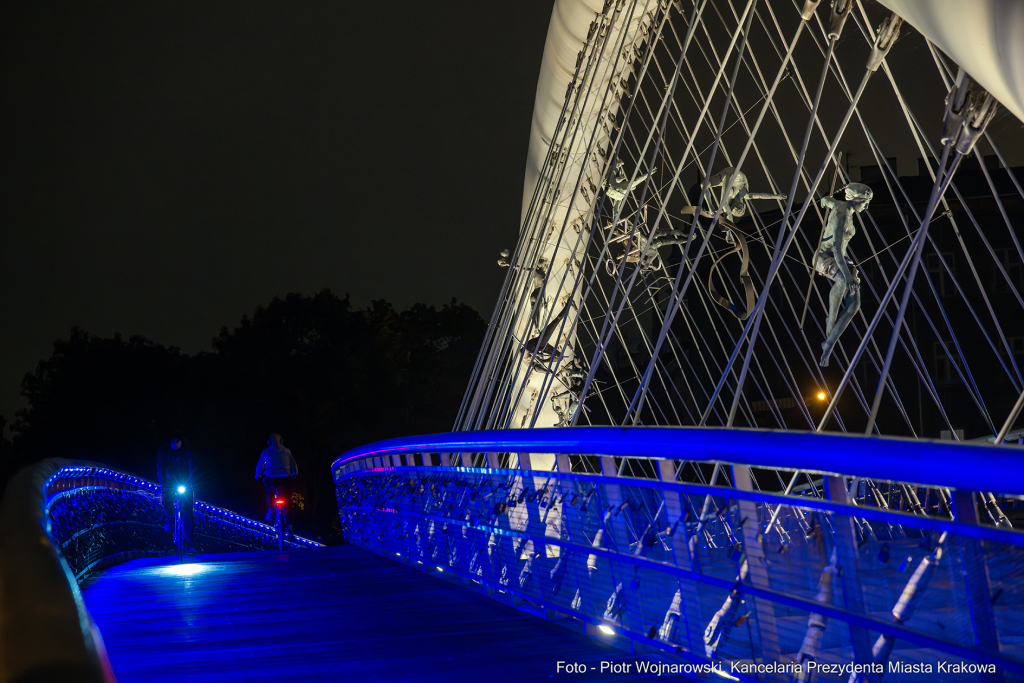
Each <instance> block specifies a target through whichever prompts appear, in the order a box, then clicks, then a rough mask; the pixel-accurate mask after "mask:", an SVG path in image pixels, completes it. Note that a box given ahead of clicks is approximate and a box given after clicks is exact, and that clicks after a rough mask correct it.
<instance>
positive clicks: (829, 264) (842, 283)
mask: <svg viewBox="0 0 1024 683" xmlns="http://www.w3.org/2000/svg"><path fill="white" fill-rule="evenodd" d="M872 196H873V193H872V192H871V188H870V187H868V186H867V185H863V184H861V183H850V184H849V185H847V186H846V201H837V200H835V199H833V198H832V197H822V198H821V206H822V207H823V208H826V209H831V212H830V213H829V215H828V218H827V219H826V220H825V231H824V233H823V234H822V237H821V246H819V247H818V253H817V254H815V255H814V270H815V271H817V272H818V273H820V274H821V275H824V276H825V277H827V278H828V279H829V280H832V282H833V283H834V284H833V285H832V291H831V292H830V293H829V296H828V323H827V324H826V325H825V336H826V339H825V341H823V342H822V343H821V349H822V353H821V360H820V361H819V362H818V365H821V366H822V367H825V366H827V365H828V359H829V356H831V355H832V347H834V346H835V345H836V342H837V341H838V340H839V336H840V335H841V334H842V333H843V331H844V330H846V326H847V325H849V324H850V321H851V320H853V316H854V315H855V314H856V313H857V311H858V310H859V309H860V278H859V277H858V276H857V268H856V267H855V266H854V263H853V261H851V260H850V259H849V258H848V257H847V256H846V247H848V246H849V245H850V240H851V239H852V238H853V235H854V233H856V232H857V229H856V228H855V227H854V225H853V214H854V212H858V213H859V212H861V211H863V210H864V209H866V208H868V203H869V202H870V201H871V197H872ZM837 243H838V244H837Z"/></svg>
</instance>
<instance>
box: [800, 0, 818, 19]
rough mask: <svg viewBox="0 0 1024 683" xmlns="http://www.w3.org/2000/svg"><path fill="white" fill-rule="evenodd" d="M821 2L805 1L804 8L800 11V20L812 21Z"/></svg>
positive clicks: (814, 0) (815, 0)
mask: <svg viewBox="0 0 1024 683" xmlns="http://www.w3.org/2000/svg"><path fill="white" fill-rule="evenodd" d="M820 2H821V0H804V8H803V9H802V10H800V18H801V19H803V20H804V21H810V20H811V17H813V16H814V10H816V9H818V3H820Z"/></svg>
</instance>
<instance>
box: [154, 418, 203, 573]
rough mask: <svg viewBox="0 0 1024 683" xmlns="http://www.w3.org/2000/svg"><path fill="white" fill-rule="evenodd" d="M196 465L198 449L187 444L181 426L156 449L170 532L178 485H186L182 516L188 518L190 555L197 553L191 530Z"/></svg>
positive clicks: (193, 525) (161, 494)
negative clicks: (195, 450) (193, 481)
mask: <svg viewBox="0 0 1024 683" xmlns="http://www.w3.org/2000/svg"><path fill="white" fill-rule="evenodd" d="M195 466H196V456H195V453H194V452H193V451H192V448H191V447H189V446H188V444H187V442H186V441H185V435H184V434H182V433H181V430H175V431H174V433H172V434H171V438H170V439H169V440H168V441H167V442H165V443H164V444H163V445H162V446H160V450H158V451H157V453H156V475H157V479H158V481H159V482H160V500H161V502H162V503H163V505H164V513H165V517H164V531H167V532H169V531H170V530H171V524H173V523H174V497H175V496H177V495H179V493H178V490H177V489H178V487H179V486H183V487H185V492H184V493H181V494H180V500H181V518H182V521H184V522H185V545H187V546H188V554H189V557H192V556H193V555H195V554H196V550H195V548H193V547H192V531H193V529H194V527H195V521H194V518H193V516H192V505H193V503H194V502H195V490H194V489H193V488H192V476H193V474H194V473H195Z"/></svg>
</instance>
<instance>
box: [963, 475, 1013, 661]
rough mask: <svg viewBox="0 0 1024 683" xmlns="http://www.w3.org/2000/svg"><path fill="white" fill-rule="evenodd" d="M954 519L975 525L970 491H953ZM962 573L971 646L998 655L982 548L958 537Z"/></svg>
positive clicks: (975, 506) (975, 508) (974, 500)
mask: <svg viewBox="0 0 1024 683" xmlns="http://www.w3.org/2000/svg"><path fill="white" fill-rule="evenodd" d="M953 516H954V517H955V518H956V520H957V521H958V522H962V523H964V524H978V523H979V515H978V503H977V498H976V495H975V493H974V492H973V491H961V490H959V489H954V490H953ZM960 561H961V562H962V569H961V573H962V575H963V579H964V584H965V587H966V588H967V609H968V611H969V612H970V616H971V627H972V630H973V631H974V644H975V646H976V647H977V648H978V649H979V650H984V651H985V652H996V653H997V652H999V634H998V632H997V631H996V627H995V615H994V614H993V612H992V589H991V586H990V583H989V577H988V567H987V565H986V564H985V553H984V550H983V549H982V548H981V544H980V543H979V542H978V541H977V540H976V539H973V538H967V537H965V536H961V537H960ZM982 680H985V681H997V680H999V681H1001V680H1002V674H1001V673H999V672H997V673H995V674H982Z"/></svg>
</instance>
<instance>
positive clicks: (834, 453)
mask: <svg viewBox="0 0 1024 683" xmlns="http://www.w3.org/2000/svg"><path fill="white" fill-rule="evenodd" d="M520 452H521V453H559V454H573V455H575V454H586V455H604V456H620V457H643V458H655V459H674V460H689V461H696V462H723V463H731V464H737V465H750V466H753V467H766V468H772V469H781V470H802V471H809V472H822V473H827V474H841V475H846V476H853V477H860V478H863V479H875V480H882V481H898V482H904V483H912V484H919V485H922V486H938V487H944V488H945V487H948V488H953V489H962V490H968V491H988V492H992V493H999V494H1004V495H1013V496H1024V467H1021V451H1019V450H1016V449H1014V448H1008V447H1004V446H995V445H991V444H974V443H971V444H965V443H956V442H940V441H924V440H920V439H898V438H880V437H875V436H849V435H844V436H837V435H832V434H815V433H813V432H781V431H767V430H757V429H735V428H732V429H725V428H703V427H701V428H698V427H571V428H557V429H507V430H492V431H481V432H447V433H442V434H427V435H423V436H409V437H403V438H399V439H387V440H385V441H378V442H376V443H372V444H368V445H365V446H361V447H359V448H354V449H352V450H350V451H348V452H346V453H345V454H343V455H342V456H341V457H339V458H338V459H336V460H335V461H334V463H333V464H332V467H331V469H332V472H333V474H334V480H335V482H337V481H338V480H339V479H340V478H341V476H342V475H341V472H340V471H339V469H340V468H341V467H343V466H345V465H348V464H351V463H355V462H358V461H360V460H364V459H366V458H373V457H380V456H387V455H402V454H407V453H520ZM996 472H997V473H998V476H996V475H994V474H993V473H996ZM543 474H544V475H550V473H543ZM538 476H540V475H538Z"/></svg>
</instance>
